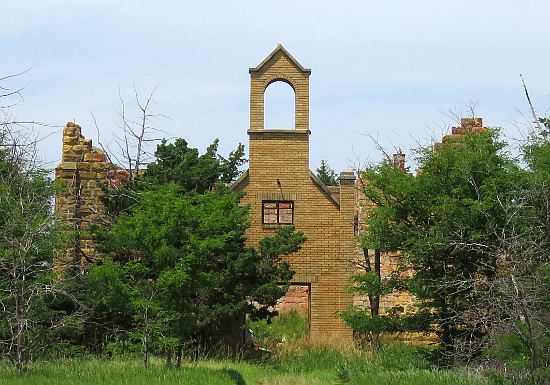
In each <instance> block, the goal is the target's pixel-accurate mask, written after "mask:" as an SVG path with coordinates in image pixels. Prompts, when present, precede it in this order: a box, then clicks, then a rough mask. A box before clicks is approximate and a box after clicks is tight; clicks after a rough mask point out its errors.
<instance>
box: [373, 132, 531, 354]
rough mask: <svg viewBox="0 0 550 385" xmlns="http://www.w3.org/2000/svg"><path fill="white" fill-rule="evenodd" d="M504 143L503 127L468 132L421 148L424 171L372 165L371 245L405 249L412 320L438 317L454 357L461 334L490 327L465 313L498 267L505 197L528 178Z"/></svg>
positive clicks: (424, 321) (477, 335) (466, 335)
mask: <svg viewBox="0 0 550 385" xmlns="http://www.w3.org/2000/svg"><path fill="white" fill-rule="evenodd" d="M504 147H505V144H504V143H502V142H500V141H499V140H498V132H497V131H493V130H488V131H486V132H483V133H467V134H466V135H465V137H464V138H463V140H461V141H459V142H445V143H443V144H442V145H441V146H440V147H439V148H438V149H437V150H436V151H434V150H433V149H432V148H431V147H425V148H422V149H420V151H419V158H418V161H419V166H420V169H421V172H419V173H418V174H417V175H416V176H415V175H411V174H408V173H405V172H403V171H401V170H399V169H398V168H396V167H394V166H393V165H392V164H389V163H382V164H380V165H377V166H375V167H373V168H371V169H369V170H367V171H366V179H367V180H368V184H367V185H366V187H365V194H366V196H367V197H368V198H369V199H370V200H371V201H372V202H374V203H375V206H374V207H373V208H372V210H371V212H370V213H369V216H368V218H367V228H368V229H369V230H368V232H367V233H366V235H365V238H364V244H365V247H368V248H370V249H377V250H382V251H390V250H400V251H401V252H402V254H403V258H404V263H405V265H406V266H407V267H410V268H412V269H413V271H414V274H413V276H412V277H411V278H410V279H408V280H407V281H406V282H404V283H405V284H406V287H407V288H408V290H409V291H410V292H411V293H412V294H414V295H415V296H416V298H417V300H418V306H419V311H418V314H417V315H416V316H415V318H416V319H414V322H412V320H409V321H410V322H409V323H411V324H413V325H418V324H421V325H430V324H431V325H437V327H436V329H435V330H436V331H437V332H438V333H439V334H440V336H441V341H442V346H443V347H444V349H445V353H447V355H446V356H447V357H453V356H456V354H458V351H457V349H456V347H457V346H458V345H459V342H460V341H462V340H465V339H467V340H472V339H474V340H475V339H477V338H480V337H481V336H482V335H483V333H484V332H483V330H482V329H481V328H479V327H476V326H475V325H467V326H469V327H466V324H465V323H464V321H463V320H462V319H461V318H460V315H461V314H464V313H466V312H468V311H472V309H473V308H472V306H475V300H476V299H477V296H478V294H479V293H477V292H476V291H475V290H474V289H475V285H474V284H473V283H474V282H476V281H478V280H480V279H483V280H485V281H486V280H492V279H493V278H494V277H495V275H496V273H497V270H498V264H497V258H496V256H495V254H494V253H492V252H490V251H489V250H494V248H495V247H496V246H497V245H498V244H499V242H500V238H499V236H498V234H499V233H498V230H499V229H502V225H503V224H504V223H505V217H506V213H505V210H503V207H502V202H503V201H510V200H511V199H514V197H516V195H517V192H518V187H519V186H522V184H523V183H524V181H525V172H524V171H522V170H520V169H519V167H518V166H517V164H516V163H515V162H514V161H513V160H512V159H511V158H510V157H509V156H508V155H507V154H506V153H505V152H504ZM467 299H468V300H467ZM472 301H473V302H472ZM420 316H423V319H419V318H422V317H420ZM403 322H405V320H403ZM471 354H479V350H477V351H475V352H470V356H471Z"/></svg>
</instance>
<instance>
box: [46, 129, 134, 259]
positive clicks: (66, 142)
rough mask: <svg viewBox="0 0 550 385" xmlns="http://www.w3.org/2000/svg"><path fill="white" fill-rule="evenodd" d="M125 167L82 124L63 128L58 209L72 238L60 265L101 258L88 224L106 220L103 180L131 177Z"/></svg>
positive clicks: (110, 182)
mask: <svg viewBox="0 0 550 385" xmlns="http://www.w3.org/2000/svg"><path fill="white" fill-rule="evenodd" d="M128 176H129V175H128V173H127V172H126V171H125V170H122V169H120V168H119V167H117V166H115V165H113V164H111V163H110V162H109V161H108V158H107V156H106V154H105V152H104V151H103V150H101V149H99V148H97V147H94V146H92V140H91V139H86V138H85V137H84V136H83V135H82V129H81V127H80V126H79V125H77V124H75V123H72V122H69V123H67V125H66V126H65V128H64V129H63V151H62V157H61V163H60V164H59V165H58V166H57V168H56V169H55V178H56V183H57V186H58V188H59V190H58V192H57V194H56V197H55V211H56V214H57V217H58V219H59V220H60V221H62V222H63V223H65V224H66V226H67V227H68V230H69V231H72V233H71V238H72V239H73V242H72V243H71V245H70V246H69V247H68V248H67V249H66V250H64V252H63V253H61V254H62V255H61V256H60V258H59V259H58V261H57V266H56V267H57V268H58V269H65V268H66V267H67V266H69V265H74V264H77V265H78V264H82V263H86V262H92V261H94V260H96V259H97V258H98V254H97V252H96V249H95V246H94V243H93V240H92V235H91V234H90V232H89V227H90V225H91V224H92V223H95V224H102V223H105V221H106V220H107V219H106V217H105V210H104V207H103V204H102V203H101V199H100V197H101V195H102V193H103V190H102V189H101V185H102V183H106V184H107V185H108V186H112V187H115V186H118V185H120V183H121V180H123V179H126V178H128Z"/></svg>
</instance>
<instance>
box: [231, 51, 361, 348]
mask: <svg viewBox="0 0 550 385" xmlns="http://www.w3.org/2000/svg"><path fill="white" fill-rule="evenodd" d="M249 72H250V77H251V79H250V128H249V130H248V135H249V157H250V160H249V169H248V170H247V171H246V172H245V173H244V174H243V175H242V176H241V178H239V180H237V181H236V182H235V183H234V184H233V186H232V189H233V190H234V191H244V192H245V193H246V195H245V196H244V197H243V199H242V203H243V204H248V205H250V208H251V209H250V216H251V218H250V221H251V226H250V228H249V229H248V232H247V237H248V243H249V244H250V245H257V244H258V242H259V240H260V239H262V238H265V237H268V236H272V235H273V234H274V232H275V230H276V229H277V228H279V227H281V226H285V225H288V224H294V225H295V226H296V229H297V230H300V231H303V232H304V233H305V234H306V236H307V241H306V242H305V243H304V244H303V245H302V248H301V250H299V251H298V252H296V253H293V254H291V255H289V256H287V257H286V260H287V261H288V262H289V263H290V265H291V267H292V269H293V270H294V271H295V275H294V278H293V282H292V284H293V285H297V286H300V287H306V289H300V290H301V291H300V293H301V298H302V299H301V300H299V302H303V301H304V300H303V298H304V297H305V296H307V301H308V306H307V309H308V312H309V325H310V329H309V338H310V342H311V343H313V344H323V343H329V344H332V343H337V344H345V343H351V342H352V332H351V330H350V329H349V328H348V327H347V326H345V325H344V324H343V322H342V321H341V320H340V319H339V317H338V316H337V314H336V313H337V312H338V311H341V310H344V309H345V308H346V307H347V306H348V305H350V304H352V302H353V298H352V295H351V294H349V293H347V292H346V290H345V288H346V286H347V285H348V284H349V277H350V275H351V274H352V272H353V263H352V260H353V257H354V252H355V246H356V242H355V235H354V214H355V174H354V173H353V172H342V173H341V174H340V183H341V185H340V187H339V189H338V193H333V191H331V189H329V188H327V186H325V185H324V184H323V183H322V182H321V181H320V180H319V179H318V178H317V177H316V176H315V175H314V174H313V173H312V172H311V171H310V169H309V136H310V134H311V131H310V127H309V76H310V74H311V70H309V69H307V68H304V67H302V65H301V64H300V63H299V62H298V61H297V60H296V59H294V58H293V57H292V56H291V55H290V54H289V53H288V52H287V51H286V50H285V49H284V48H283V47H282V46H281V45H278V46H277V48H276V49H275V50H274V51H273V52H272V53H271V54H270V55H269V56H268V57H267V58H266V59H265V60H264V61H262V62H261V63H260V64H259V65H258V66H257V67H255V68H251V69H250V71H249ZM276 81H282V82H285V83H288V84H289V85H290V86H291V87H292V88H293V90H294V93H295V129H266V128H265V127H264V93H265V90H266V88H267V87H268V86H269V85H270V84H271V83H273V82H276ZM290 293H291V295H294V294H296V289H294V288H291V290H290ZM296 297H300V295H299V294H298V295H294V298H296ZM290 301H291V299H290V297H289V298H287V299H286V300H285V302H286V303H289V302H290ZM294 302H296V300H295V301H294Z"/></svg>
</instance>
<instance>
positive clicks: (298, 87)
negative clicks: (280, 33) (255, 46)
mask: <svg viewBox="0 0 550 385" xmlns="http://www.w3.org/2000/svg"><path fill="white" fill-rule="evenodd" d="M248 72H249V73H250V130H251V131H257V130H263V129H264V128H265V127H264V94H265V90H266V89H267V87H269V85H270V84H271V83H274V82H279V81H280V82H285V83H287V84H288V85H290V87H292V89H293V90H294V105H295V109H294V110H295V117H294V122H295V124H294V127H295V129H296V130H297V131H304V130H305V131H308V130H309V75H310V74H311V69H309V68H304V67H302V65H301V64H300V63H298V61H297V60H296V59H295V58H294V57H293V56H292V55H291V54H290V53H289V52H288V51H287V50H286V49H285V48H284V47H283V45H282V44H277V48H275V50H274V51H273V52H271V54H269V56H267V57H266V58H265V59H264V60H263V61H262V62H261V63H260V64H259V65H258V66H257V67H255V68H250V69H249V70H248Z"/></svg>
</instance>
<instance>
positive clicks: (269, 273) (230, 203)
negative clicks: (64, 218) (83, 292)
mask: <svg viewBox="0 0 550 385" xmlns="http://www.w3.org/2000/svg"><path fill="white" fill-rule="evenodd" d="M216 148H217V142H215V143H214V144H213V145H212V146H210V147H209V148H208V150H207V151H206V153H205V154H203V155H199V152H198V151H197V150H196V149H193V148H189V147H188V146H187V143H186V142H185V141H183V140H176V142H175V143H174V144H167V143H166V142H163V143H161V144H160V145H159V147H158V149H157V152H156V161H155V162H154V163H153V164H151V165H150V166H149V167H148V169H147V171H146V172H145V173H144V175H142V176H141V177H140V178H139V180H138V181H137V183H136V186H137V189H135V190H134V191H133V192H134V194H135V197H136V198H137V199H136V201H135V203H133V204H130V205H129V206H128V207H126V208H125V209H124V210H119V214H118V216H117V217H116V221H115V223H114V224H113V226H112V227H110V228H106V229H97V234H98V241H99V246H100V250H101V251H102V252H103V253H104V260H105V261H110V262H109V264H110V267H109V268H108V270H107V271H111V270H113V266H115V267H116V268H115V270H116V272H117V273H116V274H119V275H117V276H118V277H120V278H119V279H118V278H117V280H111V283H109V284H108V285H110V286H111V285H112V283H113V282H115V281H116V282H118V281H120V282H121V285H120V286H118V289H117V288H112V289H116V290H118V291H119V292H120V293H121V295H122V296H124V295H126V294H125V293H127V292H130V293H133V294H131V295H129V297H128V299H124V298H123V299H122V300H119V299H117V300H116V301H115V303H119V304H121V305H122V306H123V307H124V306H125V305H124V303H127V302H129V301H130V302H133V303H138V304H141V305H140V306H141V311H138V309H136V308H134V309H131V308H128V307H125V308H123V309H121V313H122V314H129V315H130V316H131V317H130V318H132V320H133V321H132V323H133V326H132V325H128V327H130V328H131V327H133V328H134V329H135V328H138V327H139V328H141V329H142V330H146V329H148V330H149V331H152V329H155V330H157V331H159V332H158V333H156V336H155V333H149V332H147V333H145V332H144V333H142V334H141V339H142V342H143V340H144V339H145V338H146V336H149V346H155V345H156V348H157V351H160V350H162V348H161V347H160V344H161V342H162V341H168V342H169V344H172V345H171V346H174V341H175V346H176V351H177V354H176V358H177V363H178V366H179V364H180V363H181V357H182V352H183V350H184V348H185V347H186V346H197V345H198V344H202V345H212V344H214V343H220V342H227V343H230V344H234V343H236V342H237V340H240V338H239V337H240V335H241V333H240V330H241V327H242V325H243V324H244V317H245V315H246V314H249V315H250V316H252V317H265V316H267V315H269V307H270V306H272V305H274V304H275V302H276V300H277V299H278V298H280V297H281V296H282V295H283V294H284V293H285V291H286V289H287V287H286V286H285V285H284V283H285V282H288V281H289V280H290V278H291V277H292V274H293V273H292V271H291V270H290V268H289V266H288V264H286V263H284V262H282V261H281V260H280V257H281V256H282V255H284V254H288V253H291V252H294V251H296V250H298V249H299V247H300V244H301V243H302V242H303V241H304V239H305V237H304V235H303V234H302V233H299V232H295V231H294V229H293V228H292V227H288V228H282V229H280V230H279V231H278V232H277V233H276V234H275V235H274V236H273V237H271V238H267V239H264V240H262V241H261V242H260V245H259V247H258V248H249V247H246V245H245V236H244V233H245V230H246V229H247V228H248V226H249V222H248V207H246V206H244V207H243V206H240V205H239V200H240V197H241V196H240V195H239V194H236V193H232V192H230V191H229V190H228V188H227V187H226V186H225V185H224V184H223V183H222V182H225V181H228V178H229V177H230V176H231V175H232V177H235V176H236V170H237V167H238V165H239V164H241V163H242V160H241V159H242V156H241V155H239V154H240V153H242V149H241V147H240V146H239V148H238V149H237V150H236V151H235V152H233V153H232V154H231V155H230V156H229V159H228V160H225V159H224V158H222V157H220V156H217V154H216ZM94 269H104V268H102V267H98V268H94ZM281 284H283V285H282V286H281ZM89 287H91V286H89ZM93 291H95V290H93ZM93 291H91V292H90V293H89V294H91V295H93ZM105 298H107V299H108V298H109V296H105ZM131 298H133V299H131ZM144 304H148V305H146V306H145V307H144V306H143V305H144ZM109 307H110V308H112V309H116V307H114V308H113V307H111V306H106V307H104V308H105V309H107V308H109ZM138 307H139V306H138ZM96 308H97V309H98V310H100V308H98V307H96ZM151 308H155V309H156V310H155V311H154V314H155V315H156V316H152V317H149V318H148V321H149V322H150V323H149V325H150V326H151V327H152V328H148V327H147V325H146V319H145V311H144V310H145V309H151ZM160 312H161V313H162V314H163V316H162V319H160V317H158V314H160ZM100 313H101V314H103V316H102V318H103V319H104V320H106V321H109V320H113V319H114V317H110V316H109V311H107V312H103V311H100ZM147 313H151V312H147ZM155 317H156V320H155V319H154V318H155ZM114 326H115V325H110V327H111V328H112V327H114ZM161 337H162V338H161ZM161 340H162V341H161ZM166 351H167V353H168V358H169V359H170V357H171V355H170V349H167V350H166Z"/></svg>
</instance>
